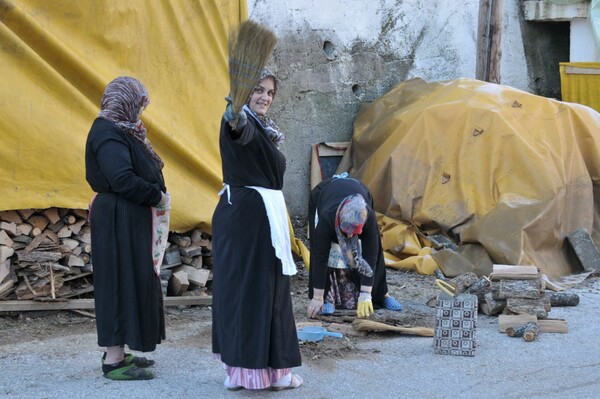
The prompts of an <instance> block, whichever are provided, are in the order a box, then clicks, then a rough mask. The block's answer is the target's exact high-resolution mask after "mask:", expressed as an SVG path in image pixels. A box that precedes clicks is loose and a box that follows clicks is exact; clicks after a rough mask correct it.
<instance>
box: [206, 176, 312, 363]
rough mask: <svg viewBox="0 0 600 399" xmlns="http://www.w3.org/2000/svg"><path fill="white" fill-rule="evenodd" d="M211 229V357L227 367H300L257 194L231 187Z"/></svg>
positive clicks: (288, 305) (286, 285)
mask: <svg viewBox="0 0 600 399" xmlns="http://www.w3.org/2000/svg"><path fill="white" fill-rule="evenodd" d="M231 202H232V204H229V203H228V195H227V193H225V194H223V195H222V196H221V199H220V201H219V204H218V205H217V208H216V210H215V213H214V215H213V220H212V226H213V326H212V344H213V353H220V354H221V360H222V361H223V362H224V363H225V364H227V365H228V366H232V367H243V368H249V369H264V368H267V367H270V368H275V369H282V368H292V367H298V366H300V365H301V357H300V348H299V346H298V337H297V335H296V324H295V322H294V314H293V309H292V298H291V295H290V278H289V276H284V275H283V274H282V268H281V261H280V260H279V259H278V258H277V257H276V256H275V250H274V248H273V246H272V244H271V230H270V227H269V220H268V218H267V214H266V210H265V206H264V203H263V200H262V197H261V196H260V194H259V193H258V192H257V191H256V190H253V189H249V188H245V187H231Z"/></svg>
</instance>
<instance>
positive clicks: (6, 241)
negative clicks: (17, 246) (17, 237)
mask: <svg viewBox="0 0 600 399" xmlns="http://www.w3.org/2000/svg"><path fill="white" fill-rule="evenodd" d="M0 245H4V246H6V247H12V246H13V245H14V241H13V240H12V238H10V237H9V236H8V234H6V231H4V230H0Z"/></svg>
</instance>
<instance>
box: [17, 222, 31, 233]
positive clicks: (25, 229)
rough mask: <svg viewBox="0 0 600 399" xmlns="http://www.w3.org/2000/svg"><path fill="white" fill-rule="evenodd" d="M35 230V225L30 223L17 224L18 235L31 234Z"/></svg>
mask: <svg viewBox="0 0 600 399" xmlns="http://www.w3.org/2000/svg"><path fill="white" fill-rule="evenodd" d="M31 230H33V226H32V225H30V224H29V223H20V224H18V225H17V234H18V235H29V233H31Z"/></svg>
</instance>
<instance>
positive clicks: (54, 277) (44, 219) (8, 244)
mask: <svg viewBox="0 0 600 399" xmlns="http://www.w3.org/2000/svg"><path fill="white" fill-rule="evenodd" d="M87 213H88V212H87V210H81V209H65V208H48V209H25V210H9V211H1V212H0V300H31V299H34V300H42V301H48V300H63V299H69V298H92V297H93V280H92V272H93V262H92V246H91V229H90V225H89V223H88V221H87V216H88V215H87ZM211 249H212V244H211V240H210V236H209V235H208V234H206V233H203V232H202V231H200V230H193V231H190V232H188V233H184V234H175V233H171V234H170V235H169V246H168V247H167V251H166V253H165V257H164V260H163V266H162V268H161V270H162V271H161V279H162V280H163V281H162V284H163V293H164V294H165V295H167V294H168V295H198V294H199V295H204V294H205V292H206V289H207V285H209V283H210V281H211V278H212V273H211V268H212V253H211Z"/></svg>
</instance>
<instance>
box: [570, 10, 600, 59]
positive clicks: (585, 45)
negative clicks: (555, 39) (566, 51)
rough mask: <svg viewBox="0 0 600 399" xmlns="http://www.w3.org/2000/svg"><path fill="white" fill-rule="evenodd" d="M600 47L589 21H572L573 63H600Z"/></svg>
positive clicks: (571, 56)
mask: <svg viewBox="0 0 600 399" xmlns="http://www.w3.org/2000/svg"><path fill="white" fill-rule="evenodd" d="M599 47H600V46H598V45H597V44H596V42H595V40H594V33H593V30H592V26H591V24H590V21H589V20H588V19H574V20H573V21H571V55H570V58H571V59H570V61H571V62H600V48H599Z"/></svg>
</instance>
